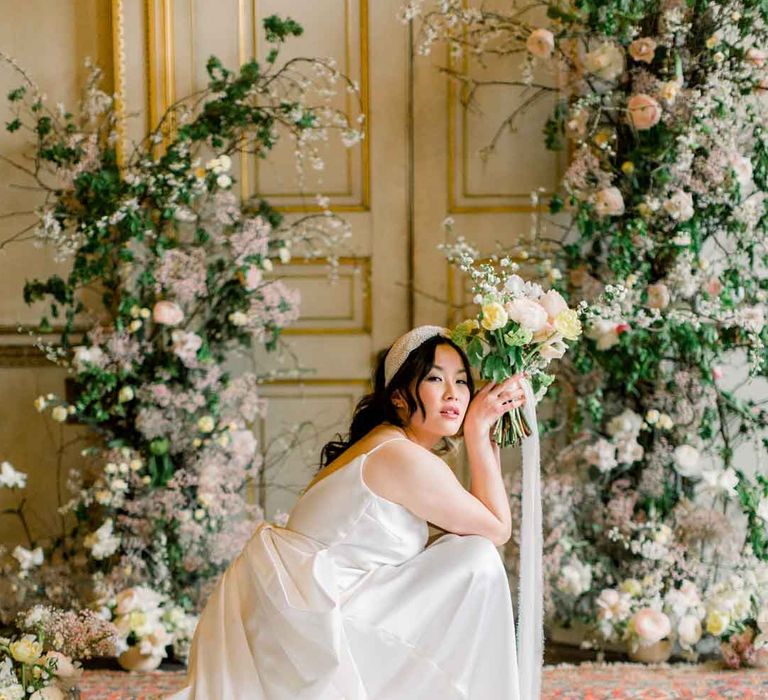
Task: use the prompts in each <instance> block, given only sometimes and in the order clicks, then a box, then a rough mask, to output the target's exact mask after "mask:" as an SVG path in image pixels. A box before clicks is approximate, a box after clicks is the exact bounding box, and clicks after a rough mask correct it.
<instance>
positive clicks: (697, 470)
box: [674, 445, 701, 479]
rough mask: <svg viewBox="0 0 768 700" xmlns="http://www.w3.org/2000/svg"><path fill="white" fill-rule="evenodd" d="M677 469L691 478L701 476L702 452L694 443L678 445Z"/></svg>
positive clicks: (679, 472) (676, 450) (676, 454)
mask: <svg viewBox="0 0 768 700" xmlns="http://www.w3.org/2000/svg"><path fill="white" fill-rule="evenodd" d="M674 459H675V470H676V471H677V473H678V474H680V476H685V477H687V478H689V479H691V478H697V477H699V476H701V465H700V462H701V454H700V453H699V451H698V450H697V449H696V448H695V447H693V445H678V446H677V447H676V448H675V451H674Z"/></svg>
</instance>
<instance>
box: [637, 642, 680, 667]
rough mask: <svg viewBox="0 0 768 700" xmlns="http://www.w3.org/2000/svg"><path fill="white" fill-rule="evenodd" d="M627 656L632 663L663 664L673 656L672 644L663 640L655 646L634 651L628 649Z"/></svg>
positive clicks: (641, 647) (638, 648)
mask: <svg viewBox="0 0 768 700" xmlns="http://www.w3.org/2000/svg"><path fill="white" fill-rule="evenodd" d="M627 654H628V655H629V658H630V659H631V660H632V661H637V662H639V663H642V664H663V663H664V662H665V661H668V660H669V657H670V656H672V642H671V641H669V640H668V639H662V640H661V641H659V642H655V643H654V644H649V645H647V646H640V647H637V649H635V650H634V651H632V648H631V647H627Z"/></svg>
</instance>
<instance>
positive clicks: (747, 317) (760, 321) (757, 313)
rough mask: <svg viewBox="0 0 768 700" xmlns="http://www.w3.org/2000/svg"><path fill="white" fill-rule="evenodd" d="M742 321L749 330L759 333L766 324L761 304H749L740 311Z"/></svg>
mask: <svg viewBox="0 0 768 700" xmlns="http://www.w3.org/2000/svg"><path fill="white" fill-rule="evenodd" d="M740 316H741V322H742V323H743V325H744V328H746V329H747V330H748V331H752V332H753V333H759V332H760V331H761V330H763V326H764V325H765V312H764V311H763V308H762V307H761V306H749V307H746V308H744V309H742V310H741V312H740Z"/></svg>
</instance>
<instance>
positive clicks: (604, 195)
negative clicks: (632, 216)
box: [595, 187, 624, 219]
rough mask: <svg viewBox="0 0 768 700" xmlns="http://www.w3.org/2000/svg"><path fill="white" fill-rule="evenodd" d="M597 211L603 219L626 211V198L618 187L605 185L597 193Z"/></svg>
mask: <svg viewBox="0 0 768 700" xmlns="http://www.w3.org/2000/svg"><path fill="white" fill-rule="evenodd" d="M595 212H596V213H597V215H598V216H599V217H600V218H601V219H602V218H603V217H606V216H621V215H622V214H623V213H624V198H623V197H622V196H621V192H620V191H619V188H618V187H604V188H603V189H602V190H600V191H599V192H598V193H597V194H596V195H595Z"/></svg>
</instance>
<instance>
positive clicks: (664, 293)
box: [648, 282, 670, 309]
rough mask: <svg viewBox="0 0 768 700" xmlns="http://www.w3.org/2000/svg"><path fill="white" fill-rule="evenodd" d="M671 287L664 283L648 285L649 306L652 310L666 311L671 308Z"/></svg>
mask: <svg viewBox="0 0 768 700" xmlns="http://www.w3.org/2000/svg"><path fill="white" fill-rule="evenodd" d="M669 299H670V294H669V287H667V285H666V284H664V283H663V282H657V283H656V284H649V285H648V306H650V307H651V308H652V309H664V308H666V307H667V306H669Z"/></svg>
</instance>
